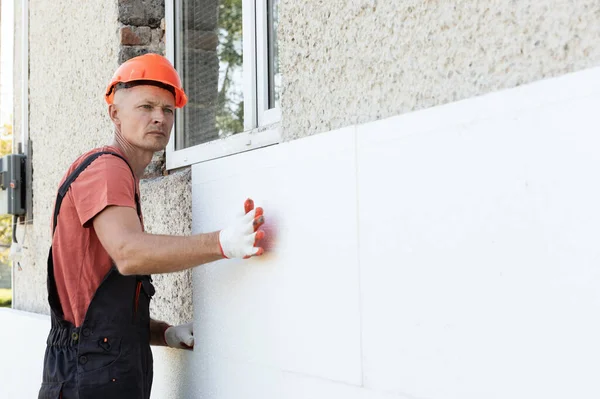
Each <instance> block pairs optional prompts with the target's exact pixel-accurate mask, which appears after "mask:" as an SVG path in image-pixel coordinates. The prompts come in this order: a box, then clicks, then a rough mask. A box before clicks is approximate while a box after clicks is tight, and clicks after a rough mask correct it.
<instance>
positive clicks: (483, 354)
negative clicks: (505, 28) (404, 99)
mask: <svg viewBox="0 0 600 399" xmlns="http://www.w3.org/2000/svg"><path fill="white" fill-rule="evenodd" d="M574 90H577V88H574ZM522 93H523V95H528V92H527V91H524V92H522ZM534 94H535V93H534ZM468 105H469V103H468V102H465V103H464V107H465V109H463V110H462V111H463V112H468ZM598 109H600V98H598V96H595V97H594V96H588V97H583V98H580V99H575V100H573V99H571V100H568V101H564V102H560V101H559V102H553V103H550V104H548V103H544V101H543V100H540V101H539V102H538V103H537V104H535V106H533V105H532V106H531V107H530V108H527V109H520V110H518V111H515V112H513V113H512V114H508V115H507V114H505V113H504V114H500V115H499V116H496V117H493V116H492V117H489V118H487V119H483V120H476V121H474V122H472V123H461V124H451V123H449V124H447V125H446V126H445V127H443V125H444V123H443V120H442V121H440V124H441V125H442V127H440V128H438V129H436V130H432V131H430V132H427V133H423V134H410V131H411V130H412V129H413V128H414V129H418V127H416V126H412V125H411V121H410V120H406V123H402V120H396V122H397V123H396V124H394V123H391V122H389V121H388V123H387V124H383V123H380V124H378V126H377V127H378V129H377V130H374V129H372V128H371V127H370V126H368V125H367V126H361V127H359V128H358V131H357V134H358V137H357V145H358V186H359V228H360V230H359V231H360V233H359V242H360V267H361V288H362V311H363V314H362V320H363V361H364V362H363V368H364V378H365V380H364V381H365V386H366V387H368V388H373V389H376V390H383V391H388V392H390V391H391V392H402V393H406V394H407V395H410V396H414V397H436V398H437V397H439V398H445V399H452V398H460V399H469V398H473V399H475V398H477V399H479V398H483V397H485V398H511V399H516V398H542V397H543V398H546V399H548V398H565V397H577V398H597V397H598V396H600V388H599V387H598V385H597V384H596V382H595V381H596V377H595V376H596V375H598V373H600V363H598V362H597V361H596V360H595V359H597V358H598V357H600V342H599V341H598V339H597V337H598V336H599V335H600V321H599V319H598V318H596V317H594V316H593V315H595V314H598V313H599V311H600V291H599V290H598V289H597V287H598V285H599V284H600V272H599V269H598V267H597V265H598V261H599V260H600V246H598V242H600V207H599V206H598V204H599V203H600V185H598V184H596V183H595V182H596V181H597V180H598V178H597V174H598V170H600V157H598V151H597V149H598V148H600V136H599V135H598V130H597V126H598V121H597V116H596V115H597V114H598ZM432 117H435V115H434V114H432ZM475 117H476V115H473V118H474V119H476V118H475ZM384 170H385V171H386V173H382V171H384Z"/></svg>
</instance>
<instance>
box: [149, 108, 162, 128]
mask: <svg viewBox="0 0 600 399" xmlns="http://www.w3.org/2000/svg"><path fill="white" fill-rule="evenodd" d="M164 122H165V111H164V110H163V109H162V108H160V107H155V108H154V112H152V123H153V124H154V125H161V124H163V123H164Z"/></svg>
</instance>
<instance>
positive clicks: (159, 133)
mask: <svg viewBox="0 0 600 399" xmlns="http://www.w3.org/2000/svg"><path fill="white" fill-rule="evenodd" d="M146 134H153V135H159V136H163V137H166V136H167V135H166V134H165V133H164V132H160V131H153V132H148V133H146Z"/></svg>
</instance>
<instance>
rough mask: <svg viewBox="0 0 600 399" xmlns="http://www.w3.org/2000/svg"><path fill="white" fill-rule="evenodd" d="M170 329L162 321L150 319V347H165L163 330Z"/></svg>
mask: <svg viewBox="0 0 600 399" xmlns="http://www.w3.org/2000/svg"><path fill="white" fill-rule="evenodd" d="M169 327H171V326H170V325H169V324H167V323H165V322H164V321H158V320H153V319H150V345H154V346H167V343H166V342H165V330H166V329H167V328H169Z"/></svg>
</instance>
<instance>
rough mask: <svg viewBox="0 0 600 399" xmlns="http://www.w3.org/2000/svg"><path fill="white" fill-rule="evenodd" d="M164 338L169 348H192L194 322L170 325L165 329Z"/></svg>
mask: <svg viewBox="0 0 600 399" xmlns="http://www.w3.org/2000/svg"><path fill="white" fill-rule="evenodd" d="M164 338H165V343H166V344H167V345H168V346H170V347H171V348H177V349H194V323H187V324H182V325H180V326H171V327H169V328H167V329H166V330H165V336H164Z"/></svg>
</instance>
